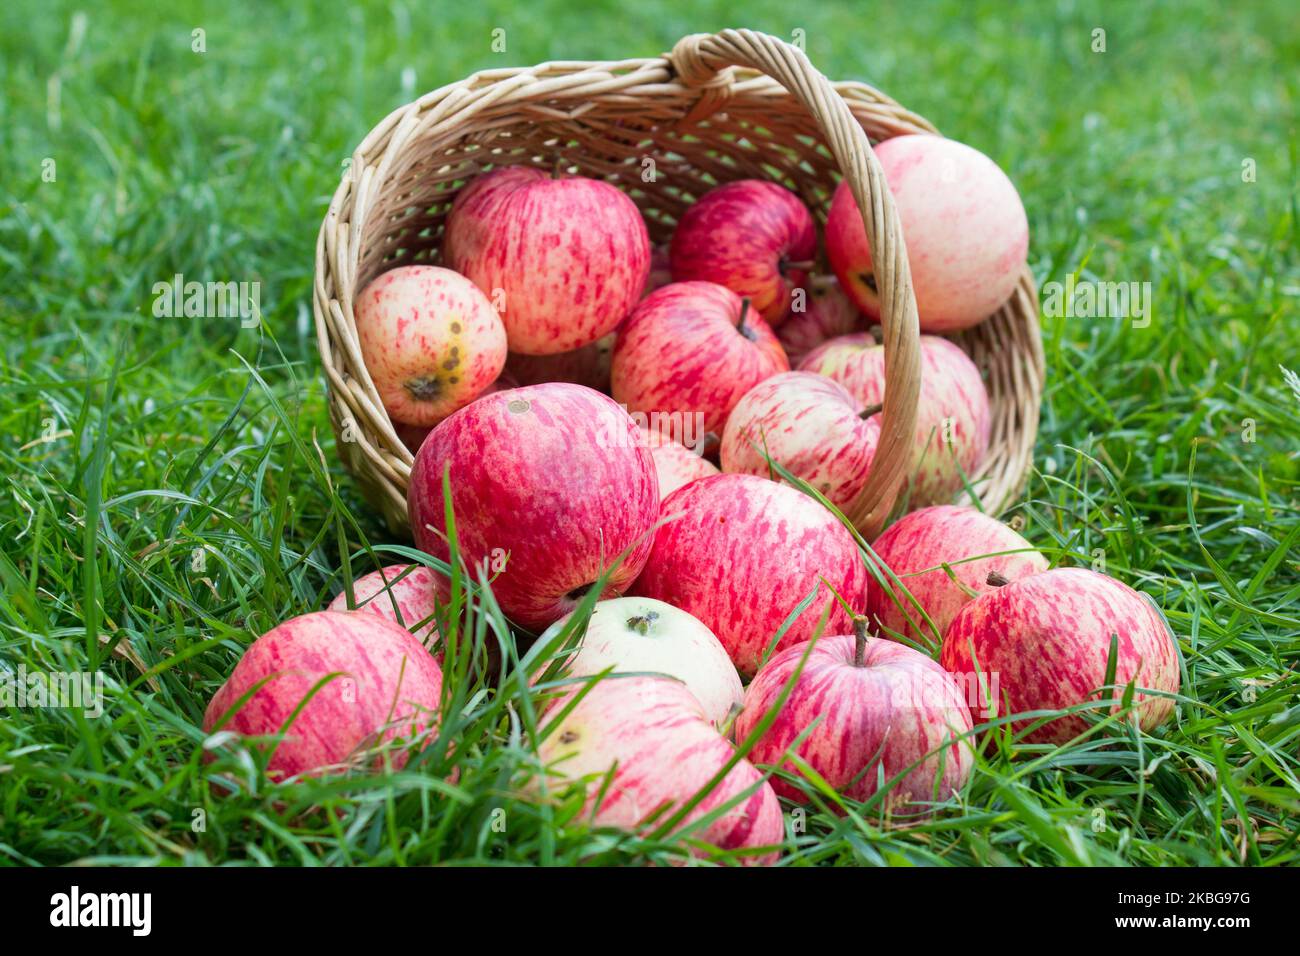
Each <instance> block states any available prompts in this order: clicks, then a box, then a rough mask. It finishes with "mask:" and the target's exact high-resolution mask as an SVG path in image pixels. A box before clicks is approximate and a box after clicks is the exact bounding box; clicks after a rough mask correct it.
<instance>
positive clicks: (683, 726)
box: [538, 676, 785, 864]
mask: <svg viewBox="0 0 1300 956" xmlns="http://www.w3.org/2000/svg"><path fill="white" fill-rule="evenodd" d="M581 690H586V694H585V696H583V697H582V699H581V700H580V701H579V702H578V703H577V704H576V705H575V706H574V707H573V708H572V710H570V711H569V712H568V713H567V714H564V708H565V706H567V703H566V701H567V696H566V697H561V698H560V699H559V700H558V701H557V702H556V703H554V704H552V705H551V707H550V708H549V711H548V712H549V713H551V714H553V715H555V716H554V717H553V718H552V721H551V723H550V724H547V725H546V726H545V728H544V732H545V733H546V734H547V737H546V739H545V740H544V741H543V742H542V744H541V745H540V746H539V747H538V756H539V757H540V758H541V760H542V762H543V764H544V765H545V766H546V767H547V768H548V769H549V770H550V772H551V773H552V774H553V775H554V776H553V778H552V780H551V782H550V783H549V786H550V787H551V788H552V789H554V788H555V786H556V785H557V784H558V785H563V784H566V783H577V782H579V781H584V780H585V781H586V787H587V804H586V807H585V810H584V813H585V815H586V816H587V818H588V819H589V820H590V821H591V822H592V823H593V824H594V825H596V826H607V827H618V828H621V829H628V830H631V829H634V828H636V827H638V826H640V825H641V824H645V823H647V821H650V820H651V819H652V818H653V822H650V823H649V827H650V829H652V830H653V829H654V827H655V826H660V825H663V824H665V823H667V821H668V820H669V819H671V817H672V816H673V814H674V813H675V812H676V808H678V807H680V806H681V805H682V804H683V803H685V802H686V801H688V800H690V799H691V798H693V797H694V796H695V794H696V793H698V792H699V791H700V790H702V789H704V787H705V786H707V785H708V784H709V782H710V781H711V780H712V779H713V778H714V777H715V776H716V775H717V774H718V773H719V772H720V771H721V770H722V769H723V767H724V766H726V764H727V762H728V761H730V760H731V759H732V758H733V757H734V756H735V749H734V748H733V747H732V745H731V744H730V743H729V742H728V741H727V740H725V739H724V738H723V737H722V736H721V735H720V734H719V733H718V732H717V731H716V730H715V729H714V728H713V725H712V724H710V723H709V719H708V717H707V715H706V714H705V712H704V710H703V709H702V708H701V706H700V703H699V701H697V700H696V699H695V697H694V696H692V694H691V692H690V690H688V689H687V687H686V685H685V684H682V683H680V682H678V681H676V680H673V679H671V678H668V677H656V676H628V677H612V676H609V677H605V678H603V679H601V680H599V681H597V682H596V683H595V684H594V685H593V686H591V687H590V688H589V689H588V688H585V687H580V688H575V689H574V690H572V691H570V692H569V695H568V696H572V695H576V694H577V693H579V692H580V691H581ZM733 800H738V801H739V802H738V803H736V804H735V805H734V806H732V807H731V808H730V809H728V810H726V811H724V812H722V813H721V814H720V815H719V816H718V817H717V818H716V819H714V820H713V821H712V822H710V823H708V824H707V825H705V826H703V827H702V828H695V829H691V830H689V832H688V833H684V834H683V836H687V837H689V838H690V839H692V840H699V841H703V842H705V843H708V844H712V845H713V846H716V847H718V848H719V849H722V850H731V851H744V850H747V849H750V848H759V847H773V846H775V845H776V844H779V843H780V842H781V841H782V839H783V837H784V835H785V828H784V826H783V823H782V819H781V808H780V804H779V803H778V802H777V799H776V795H775V794H774V793H773V792H772V787H771V785H770V784H768V782H767V781H766V780H764V779H763V778H762V776H761V775H760V774H759V772H758V771H757V770H755V769H754V767H753V765H752V764H750V763H749V761H747V760H744V759H742V760H740V761H739V762H738V763H736V765H735V766H733V767H732V768H731V769H730V770H729V771H728V772H727V774H726V775H725V776H724V777H723V778H722V780H721V781H720V782H719V783H718V784H717V786H715V787H714V788H713V789H712V790H711V791H710V792H709V793H708V795H707V796H705V797H704V798H703V799H702V800H701V801H700V802H699V803H698V804H697V805H696V806H695V807H693V808H692V809H691V810H690V812H689V813H687V814H686V816H685V818H684V819H683V820H682V822H681V823H680V824H679V825H678V826H677V827H676V828H675V829H674V832H681V831H682V830H683V828H690V826H691V824H693V823H695V822H696V821H699V820H701V819H703V818H705V817H707V816H709V815H710V814H712V813H714V812H715V811H717V810H718V809H719V808H720V807H722V806H724V805H725V804H727V803H729V802H731V801H733ZM693 852H696V853H698V851H693ZM776 858H777V854H776V853H775V852H767V853H762V854H757V853H752V854H749V855H746V856H739V857H738V859H739V860H740V861H741V862H745V863H753V864H764V863H773V862H775V861H776Z"/></svg>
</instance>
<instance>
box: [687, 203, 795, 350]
mask: <svg viewBox="0 0 1300 956" xmlns="http://www.w3.org/2000/svg"><path fill="white" fill-rule="evenodd" d="M816 254H817V229H816V227H815V226H814V225H813V218H812V215H811V214H810V213H809V212H808V207H807V206H805V205H804V204H803V203H802V202H801V201H800V200H799V197H798V196H796V195H795V194H794V193H792V192H790V190H788V189H785V188H784V187H782V186H778V185H777V184H776V183H769V182H764V181H763V180H761V179H743V180H739V181H736V182H730V183H725V184H724V185H721V186H718V187H717V188H715V189H711V190H709V192H707V193H705V194H704V196H702V197H701V198H700V200H699V201H698V202H696V203H695V204H694V205H692V206H691V207H690V208H689V209H687V210H686V212H685V213H684V214H683V215H682V218H681V221H680V222H679V223H678V224H677V230H676V231H675V232H674V233H673V241H672V245H671V246H670V247H669V251H668V255H669V259H670V261H671V263H672V270H673V280H674V281H675V282H695V281H703V282H716V283H718V284H719V285H724V286H726V287H727V288H728V289H730V290H731V291H732V292H734V293H736V294H737V295H739V296H744V297H746V298H748V299H749V300H750V301H752V302H753V303H754V308H756V309H757V310H758V311H759V313H761V314H762V316H763V318H764V319H766V320H767V321H768V322H769V323H772V324H774V325H775V324H776V323H778V322H780V321H781V320H782V319H783V318H785V314H786V311H787V310H788V309H789V308H790V295H791V293H792V292H793V290H794V289H796V288H798V287H800V286H802V285H803V283H804V281H805V280H806V278H807V269H808V263H809V260H811V259H812V257H813V256H814V255H816Z"/></svg>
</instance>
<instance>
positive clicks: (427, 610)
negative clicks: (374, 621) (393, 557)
mask: <svg viewBox="0 0 1300 956" xmlns="http://www.w3.org/2000/svg"><path fill="white" fill-rule="evenodd" d="M450 600H451V582H450V581H449V580H447V576H446V575H444V574H440V573H439V572H437V571H435V570H434V569H433V568H431V567H428V566H426V565H423V564H390V565H389V566H388V567H385V568H380V569H379V570H378V571H371V572H370V573H369V574H366V575H363V576H362V577H359V578H357V579H356V580H355V581H353V582H352V596H351V598H349V596H348V592H347V590H346V589H344V590H342V591H340V592H339V593H338V594H337V595H336V596H335V598H334V600H333V601H331V602H330V603H329V606H328V607H327V608H326V610H327V611H354V610H355V611H364V612H365V613H367V614H377V615H379V616H380V617H383V618H387V619H388V620H390V621H392V622H394V623H395V624H400V625H401V626H402V627H404V628H406V629H407V630H409V631H411V633H412V634H414V635H415V636H416V637H418V638H419V639H420V641H421V642H422V643H423V644H424V646H425V647H432V646H433V643H434V641H436V640H437V637H438V624H437V621H436V620H435V619H434V610H435V609H436V608H437V607H438V606H439V605H444V606H445V605H446V604H447V603H448V602H449V601H450ZM417 625H418V626H417ZM437 657H438V655H435V658H437Z"/></svg>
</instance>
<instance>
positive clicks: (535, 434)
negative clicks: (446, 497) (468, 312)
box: [407, 382, 659, 631]
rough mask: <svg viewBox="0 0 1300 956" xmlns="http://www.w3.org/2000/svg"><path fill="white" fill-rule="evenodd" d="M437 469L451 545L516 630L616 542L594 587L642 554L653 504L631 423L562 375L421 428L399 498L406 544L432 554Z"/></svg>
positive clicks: (569, 598) (561, 609)
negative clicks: (482, 571)
mask: <svg viewBox="0 0 1300 956" xmlns="http://www.w3.org/2000/svg"><path fill="white" fill-rule="evenodd" d="M448 467H449V468H450V470H451V495H452V505H453V507H454V509H455V517H456V529H457V532H458V535H459V540H460V550H461V554H462V556H463V558H464V560H465V561H466V562H467V563H468V564H469V566H470V567H471V568H478V567H480V566H486V567H487V568H488V570H489V571H490V572H492V573H493V574H494V575H495V577H494V578H493V579H492V592H493V594H494V595H495V596H496V599H497V601H498V603H499V604H500V605H501V609H502V611H504V612H505V614H506V615H507V616H508V617H510V618H511V619H512V620H514V621H515V622H516V623H517V624H520V625H522V626H523V627H525V628H528V629H530V630H534V631H536V630H541V629H542V628H544V627H546V626H547V625H548V624H551V623H552V622H554V621H555V620H557V619H559V618H560V617H563V616H564V615H565V614H567V613H569V612H570V611H572V610H573V608H574V606H575V605H576V604H577V602H578V601H579V600H581V599H582V597H583V595H584V594H585V593H586V592H587V590H588V589H589V588H590V587H591V585H592V584H594V583H595V581H596V578H597V577H598V576H599V575H600V574H601V572H602V571H603V570H605V569H607V568H610V567H611V566H612V565H613V563H614V561H615V559H617V558H618V557H619V555H621V554H622V553H623V552H624V551H625V550H628V549H630V551H629V553H628V555H627V557H626V559H625V560H624V561H623V562H622V564H620V565H619V566H618V567H617V568H616V569H614V570H613V572H612V574H611V576H610V578H609V580H608V582H607V588H606V591H605V593H606V594H609V595H615V594H618V593H620V592H621V591H622V590H623V589H624V588H626V587H627V586H628V585H629V584H630V583H631V582H632V580H633V578H635V577H636V576H637V573H638V572H639V571H640V570H641V566H642V565H643V564H644V563H645V560H646V556H647V554H648V553H649V551H650V544H651V537H650V534H649V532H650V529H651V528H652V527H653V526H654V522H655V519H656V518H657V517H658V513H659V485H658V481H657V479H656V478H655V470H654V463H653V461H652V459H651V457H650V450H649V449H647V448H646V447H645V446H644V445H643V443H642V442H641V440H640V433H639V432H638V430H637V426H636V424H635V423H634V422H633V421H632V419H631V418H630V417H628V414H627V413H626V412H625V411H623V409H621V408H619V406H618V405H616V404H615V403H614V402H613V401H612V400H611V399H610V398H609V397H607V396H605V395H601V394H600V393H599V392H596V391H593V390H592V389H589V388H584V387H583V386H581V385H571V384H568V383H564V382H553V383H547V384H543V385H530V386H528V387H526V388H515V389H511V390H509V391H506V392H500V393H498V394H496V395H489V396H487V397H486V398H481V399H479V400H478V401H477V402H474V403H473V404H472V405H469V406H467V407H466V408H462V409H461V410H460V411H459V412H457V413H456V414H455V415H452V416H451V417H450V418H448V419H447V420H446V421H445V422H443V423H442V424H441V425H439V426H438V427H437V428H435V429H434V430H433V432H432V433H431V434H430V435H429V437H428V438H427V439H425V442H424V444H423V445H421V446H420V452H419V454H417V455H416V456H415V464H414V466H413V467H412V469H411V481H410V488H409V489H408V491H407V508H408V512H409V515H410V520H411V531H412V534H413V535H414V536H415V543H416V545H417V546H418V547H419V548H420V549H421V550H422V551H425V552H427V553H429V554H432V555H434V556H435V557H438V558H442V559H443V560H444V561H445V560H447V559H448V557H449V555H448V547H447V539H446V524H445V509H444V501H443V493H442V475H443V469H444V468H448ZM476 573H477V572H476Z"/></svg>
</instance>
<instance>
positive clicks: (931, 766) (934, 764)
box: [736, 619, 975, 818]
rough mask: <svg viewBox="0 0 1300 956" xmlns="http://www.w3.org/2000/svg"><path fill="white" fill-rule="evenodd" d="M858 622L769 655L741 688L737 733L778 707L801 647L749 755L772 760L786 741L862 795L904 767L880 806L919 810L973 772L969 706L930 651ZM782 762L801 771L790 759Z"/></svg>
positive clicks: (916, 813)
mask: <svg viewBox="0 0 1300 956" xmlns="http://www.w3.org/2000/svg"><path fill="white" fill-rule="evenodd" d="M854 627H855V634H854V635H849V636H844V635H837V636H830V637H822V638H820V639H819V640H818V641H817V642H816V643H815V644H814V645H813V646H812V647H811V648H809V645H808V644H807V643H803V644H796V645H795V646H793V647H789V648H786V649H785V650H783V651H782V652H781V653H779V654H777V655H776V656H774V657H773V658H772V660H771V661H769V662H768V663H767V664H766V665H765V666H764V667H763V669H762V670H760V671H759V672H758V675H757V676H756V677H755V678H754V680H753V682H752V683H751V684H750V685H749V688H748V689H747V690H746V691H745V705H744V710H742V711H741V713H740V716H739V717H738V718H736V739H737V740H744V739H745V738H746V737H747V736H748V735H749V734H750V732H751V731H753V729H754V727H755V726H757V724H758V723H759V721H760V720H762V718H763V716H764V714H766V713H767V712H768V711H769V710H771V709H772V708H773V707H774V706H776V703H777V701H778V699H779V698H780V696H781V693H782V691H783V690H784V688H785V685H786V683H787V682H789V681H790V679H791V678H792V677H794V673H795V671H796V670H797V669H798V667H799V665H800V662H801V661H803V658H804V655H805V653H806V654H807V662H806V663H804V665H803V670H802V671H801V672H800V673H799V676H798V678H797V679H795V681H794V684H793V686H792V687H791V688H790V692H789V696H788V697H787V698H786V700H785V703H784V704H783V705H782V706H781V709H780V710H779V711H778V712H777V714H776V718H775V720H774V721H773V723H772V724H771V726H769V727H768V728H767V730H766V731H765V732H764V733H763V736H761V737H760V738H759V739H758V742H757V743H756V744H755V745H754V747H753V749H752V750H751V751H750V752H749V758H750V760H752V761H753V762H754V763H756V764H760V765H768V766H777V765H778V764H782V755H783V754H785V753H786V751H787V750H790V751H791V752H792V753H795V754H797V755H798V756H799V757H801V758H802V759H803V761H804V762H805V763H807V764H808V766H810V767H811V768H812V769H813V770H814V771H816V772H817V773H818V774H819V775H820V776H821V777H822V778H823V779H824V780H825V781H826V782H827V783H828V784H830V785H831V787H833V788H834V789H835V790H836V791H838V792H839V793H841V794H843V795H844V796H846V797H848V798H850V799H852V800H859V801H862V800H867V799H870V798H871V797H872V796H874V795H875V794H876V792H877V790H878V788H879V786H880V784H881V782H882V781H883V782H884V783H885V784H886V785H889V784H890V783H891V782H893V781H894V778H895V777H900V775H902V776H901V777H900V779H899V780H898V781H897V782H896V783H893V786H892V787H890V788H889V791H888V793H887V795H886V796H885V798H884V803H885V806H886V808H887V809H888V810H889V811H890V813H891V814H893V815H894V816H895V817H902V818H907V817H913V818H915V817H920V816H924V815H925V814H926V812H927V810H928V808H927V804H929V803H933V802H937V801H942V800H945V799H947V798H949V797H950V796H952V795H953V794H954V793H955V792H957V791H959V790H961V788H962V787H963V786H965V784H966V781H967V780H968V779H970V774H971V770H972V768H973V767H974V763H975V760H974V751H973V748H972V747H971V743H970V739H969V737H967V736H965V735H967V734H969V732H970V729H971V726H972V725H971V715H970V709H969V707H967V704H966V700H965V698H964V696H963V693H962V688H961V687H959V686H958V684H957V683H956V681H954V680H953V678H952V677H951V675H949V674H948V673H947V672H946V671H945V670H944V669H943V668H942V667H940V666H939V665H938V664H936V663H935V662H934V661H933V660H931V659H930V658H929V657H926V656H925V655H924V654H922V653H920V652H918V651H914V650H912V649H911V648H910V647H905V646H903V645H902V644H897V643H895V642H893V641H886V640H880V639H878V638H874V639H873V638H869V637H867V631H866V622H865V620H862V619H858V620H857V621H855V622H854ZM814 721H817V723H816V726H813V727H812V730H811V732H809V733H808V734H807V736H806V737H805V738H804V739H803V741H802V742H801V743H799V744H798V746H794V744H795V741H796V740H798V738H799V736H800V735H801V734H803V733H804V732H805V731H807V730H808V728H809V727H810V726H812V725H813V723H814ZM791 748H793V749H791ZM914 765H915V766H914ZM782 766H783V769H785V770H787V771H789V772H791V773H795V774H796V775H797V774H798V772H799V771H798V770H797V768H796V767H795V765H794V763H793V762H792V761H789V760H787V761H785V762H784V763H783V764H782ZM772 786H773V788H774V789H775V790H776V792H777V794H778V795H780V796H784V797H788V798H789V799H791V800H794V801H796V802H798V803H806V802H807V801H808V796H807V795H806V794H805V793H804V791H803V790H802V789H800V788H799V787H796V786H794V785H793V784H791V783H788V782H786V781H785V780H782V779H779V778H775V777H774V778H773V779H772Z"/></svg>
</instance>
